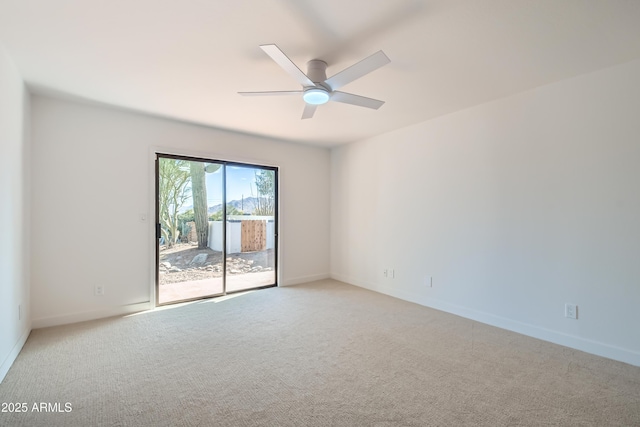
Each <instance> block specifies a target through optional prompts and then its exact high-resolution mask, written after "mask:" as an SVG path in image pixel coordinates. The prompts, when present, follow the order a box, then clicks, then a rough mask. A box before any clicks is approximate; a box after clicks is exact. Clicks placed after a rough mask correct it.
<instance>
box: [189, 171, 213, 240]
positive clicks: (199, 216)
mask: <svg viewBox="0 0 640 427" xmlns="http://www.w3.org/2000/svg"><path fill="white" fill-rule="evenodd" d="M204 168H205V164H204V163H202V162H189V169H190V172H191V195H192V197H193V213H194V215H195V223H196V235H197V236H198V249H204V248H206V247H207V246H209V218H208V215H207V214H208V212H207V183H206V180H205V176H204Z"/></svg>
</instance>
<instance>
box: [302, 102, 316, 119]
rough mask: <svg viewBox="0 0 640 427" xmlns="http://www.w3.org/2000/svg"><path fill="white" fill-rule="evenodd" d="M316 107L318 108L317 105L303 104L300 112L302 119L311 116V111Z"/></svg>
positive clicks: (313, 111)
mask: <svg viewBox="0 0 640 427" xmlns="http://www.w3.org/2000/svg"><path fill="white" fill-rule="evenodd" d="M316 108H318V106H317V105H313V104H306V103H305V104H304V111H303V112H302V120H304V119H310V118H311V117H313V113H315V112H316Z"/></svg>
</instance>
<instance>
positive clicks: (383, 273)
mask: <svg viewBox="0 0 640 427" xmlns="http://www.w3.org/2000/svg"><path fill="white" fill-rule="evenodd" d="M382 276H383V277H389V271H388V270H387V269H386V268H385V269H384V270H382Z"/></svg>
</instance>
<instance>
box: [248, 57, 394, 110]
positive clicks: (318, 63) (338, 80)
mask: <svg viewBox="0 0 640 427" xmlns="http://www.w3.org/2000/svg"><path fill="white" fill-rule="evenodd" d="M260 48H261V49H262V50H263V51H265V53H266V54H267V55H269V56H270V57H271V59H273V60H274V61H275V62H276V63H277V64H278V65H279V66H280V67H282V69H284V70H285V71H286V72H287V73H289V75H290V76H291V77H293V78H294V79H296V80H297V81H298V83H300V84H301V85H302V90H285V91H269V92H238V93H239V94H240V95H245V96H271V95H302V99H304V101H305V103H306V104H305V107H304V111H303V112H302V119H310V118H311V117H313V113H315V111H316V108H317V107H318V105H322V104H325V103H327V102H329V101H337V102H343V103H345V104H352V105H357V106H359V107H366V108H372V109H374V110H377V109H378V108H380V107H381V106H382V104H384V101H379V100H377V99H371V98H366V97H364V96H360V95H354V94H351V93H346V92H340V91H338V90H337V89H339V88H341V87H342V86H344V85H346V84H348V83H351V82H352V81H354V80H356V79H359V78H360V77H362V76H364V75H366V74H369V73H370V72H372V71H374V70H377V69H378V68H380V67H382V66H383V65H386V64H388V63H389V62H391V60H390V59H389V58H388V57H387V55H385V54H384V52H383V51H381V50H380V51H378V52H376V53H374V54H373V55H371V56H368V57H366V58H365V59H363V60H362V61H360V62H357V63H355V64H354V65H352V66H350V67H349V68H346V69H344V70H342V71H340V72H339V73H338V74H335V75H333V76H332V77H329V78H327V74H326V69H327V63H326V62H324V61H322V60H320V59H312V60H311V61H309V62H307V74H305V73H303V72H302V71H301V70H300V68H298V67H297V66H296V64H294V63H293V61H291V60H290V59H289V58H288V57H287V55H285V54H284V52H282V51H281V50H280V48H279V47H278V46H276V45H275V44H264V45H261V46H260Z"/></svg>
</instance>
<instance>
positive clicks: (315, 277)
mask: <svg viewBox="0 0 640 427" xmlns="http://www.w3.org/2000/svg"><path fill="white" fill-rule="evenodd" d="M329 277H330V276H329V273H323V274H313V275H310V276H300V277H294V278H292V279H287V280H283V281H282V282H281V283H280V286H292V285H299V284H300V283H307V282H315V281H316V280H324V279H328V278H329Z"/></svg>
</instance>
